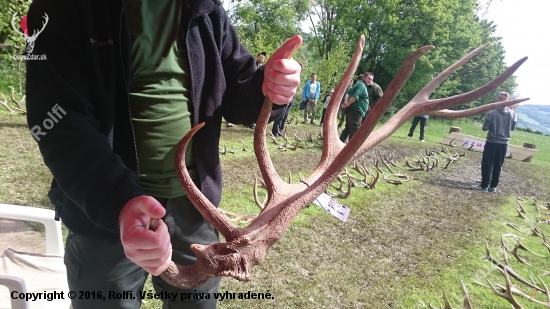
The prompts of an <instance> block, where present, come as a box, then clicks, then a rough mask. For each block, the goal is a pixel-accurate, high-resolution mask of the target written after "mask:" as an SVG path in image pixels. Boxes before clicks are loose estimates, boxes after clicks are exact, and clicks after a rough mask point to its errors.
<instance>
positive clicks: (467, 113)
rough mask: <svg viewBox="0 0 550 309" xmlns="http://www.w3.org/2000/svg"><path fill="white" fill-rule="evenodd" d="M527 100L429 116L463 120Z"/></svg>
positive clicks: (438, 112)
mask: <svg viewBox="0 0 550 309" xmlns="http://www.w3.org/2000/svg"><path fill="white" fill-rule="evenodd" d="M527 100H529V98H523V99H513V100H507V101H500V102H495V103H489V104H485V105H481V106H478V107H474V108H469V109H464V110H449V109H444V110H440V111H435V112H430V113H429V114H430V116H436V117H441V118H446V119H456V118H464V117H470V116H473V115H477V114H480V113H483V112H487V111H490V110H493V109H498V108H502V107H504V106H510V105H513V104H517V103H521V102H524V101H527Z"/></svg>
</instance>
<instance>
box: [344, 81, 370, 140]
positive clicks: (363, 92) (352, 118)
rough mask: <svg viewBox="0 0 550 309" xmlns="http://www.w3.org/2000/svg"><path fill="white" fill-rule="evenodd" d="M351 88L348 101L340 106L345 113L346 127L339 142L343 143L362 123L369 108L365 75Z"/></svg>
mask: <svg viewBox="0 0 550 309" xmlns="http://www.w3.org/2000/svg"><path fill="white" fill-rule="evenodd" d="M359 78H361V77H358V80H357V82H356V83H355V85H353V87H352V88H351V91H350V94H349V101H348V102H345V103H344V104H342V108H343V109H344V112H345V113H346V126H345V128H344V130H342V133H341V134H340V140H341V141H342V142H344V143H346V142H347V141H348V138H349V139H351V138H352V137H353V135H355V132H357V130H358V129H359V127H360V126H361V124H362V123H363V117H364V116H365V114H366V113H367V108H368V106H369V93H368V91H367V84H366V80H365V78H366V75H364V76H363V77H362V79H359Z"/></svg>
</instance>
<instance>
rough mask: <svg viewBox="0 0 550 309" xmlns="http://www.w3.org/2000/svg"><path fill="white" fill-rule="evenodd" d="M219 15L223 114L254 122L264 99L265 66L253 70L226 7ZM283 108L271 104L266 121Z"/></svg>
mask: <svg viewBox="0 0 550 309" xmlns="http://www.w3.org/2000/svg"><path fill="white" fill-rule="evenodd" d="M220 10H223V8H220ZM221 14H223V18H224V25H223V30H222V31H223V32H224V34H223V38H224V42H223V49H222V50H221V58H222V59H221V60H222V65H223V67H224V75H225V81H226V90H225V93H224V102H223V116H224V118H225V119H226V120H227V121H229V122H231V123H237V124H250V123H254V122H256V120H257V118H258V116H259V115H260V111H261V108H262V106H263V102H264V99H265V96H264V95H263V93H262V83H263V81H264V66H262V67H260V68H259V69H256V59H255V57H254V55H252V53H250V51H248V50H247V49H246V47H244V46H243V45H242V44H241V43H240V41H239V38H238V35H237V32H236V31H235V29H234V28H233V26H232V25H231V24H230V22H229V18H228V17H227V14H226V13H225V10H224V11H223V12H222V13H221ZM284 107H285V106H284V105H278V104H273V107H272V113H271V116H270V119H269V121H273V120H275V119H277V118H278V117H280V116H281V115H282V113H283V112H284Z"/></svg>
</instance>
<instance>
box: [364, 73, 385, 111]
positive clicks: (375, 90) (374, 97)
mask: <svg viewBox="0 0 550 309" xmlns="http://www.w3.org/2000/svg"><path fill="white" fill-rule="evenodd" d="M365 83H367V91H368V92H369V108H368V110H367V113H366V114H365V116H363V121H365V119H366V118H367V115H368V114H369V112H370V110H371V109H373V108H374V106H375V105H376V103H378V101H380V99H381V98H382V96H383V95H384V92H383V91H382V88H380V86H379V85H378V84H377V83H375V82H374V74H373V73H371V72H367V73H365Z"/></svg>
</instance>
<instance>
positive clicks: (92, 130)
mask: <svg viewBox="0 0 550 309" xmlns="http://www.w3.org/2000/svg"><path fill="white" fill-rule="evenodd" d="M45 12H47V15H48V17H49V23H48V25H47V27H45V28H44V30H43V32H42V33H41V34H40V44H36V46H35V49H34V51H35V52H37V53H40V54H45V55H47V56H48V59H47V60H44V61H32V62H29V63H27V84H26V86H27V88H26V89H27V95H28V102H27V109H28V110H27V123H28V125H29V128H31V134H32V135H33V137H34V138H35V140H36V142H37V144H38V147H39V149H40V152H41V154H42V156H43V159H44V163H45V165H46V166H47V167H48V168H49V170H50V171H51V173H52V176H53V181H52V184H51V187H50V190H49V193H48V197H49V199H50V201H51V202H52V204H53V205H54V207H55V211H56V217H58V218H61V219H62V220H63V223H64V224H65V225H66V227H67V228H68V230H69V233H68V236H67V240H66V249H65V255H64V262H65V265H66V267H67V281H68V285H69V289H70V290H71V291H74V292H75V293H76V294H77V295H78V294H79V293H86V294H88V293H102V294H103V295H104V296H108V295H109V293H117V294H119V293H121V292H125V293H126V292H129V295H131V296H132V297H124V298H120V299H115V298H104V299H101V298H93V297H92V298H89V299H81V298H78V297H77V298H75V299H72V308H74V309H98V308H101V309H120V308H130V309H138V308H140V307H141V299H140V296H139V292H141V291H142V290H143V288H144V284H145V282H146V280H147V278H148V276H149V274H151V275H152V284H153V286H154V289H155V291H156V292H158V293H171V294H172V295H183V294H184V293H186V294H187V293H203V295H204V294H206V295H209V297H210V299H207V298H203V297H201V299H192V298H191V299H182V298H178V299H176V300H169V299H163V302H164V303H163V308H165V309H167V308H168V309H174V308H193V309H199V308H200V309H211V308H215V307H216V304H217V302H216V299H215V297H214V295H213V294H212V293H215V292H217V291H218V287H219V283H220V278H210V279H209V280H208V281H206V283H204V284H203V285H200V286H197V287H195V288H193V289H180V288H177V287H174V286H172V285H170V284H168V283H167V282H165V281H164V280H163V279H162V278H161V277H159V276H158V275H159V274H161V273H162V272H164V271H165V270H166V269H167V267H168V266H169V264H170V263H171V261H173V262H175V263H177V264H180V265H190V264H193V263H195V261H196V257H195V255H194V253H193V251H192V250H191V248H190V245H191V244H194V243H196V244H204V245H208V244H213V243H216V242H218V241H219V238H218V233H217V231H216V230H215V229H214V228H213V227H212V225H210V224H209V223H208V222H207V221H206V220H205V219H204V218H203V216H202V215H201V214H200V213H199V212H198V211H197V209H196V208H195V207H194V206H193V204H192V203H191V202H190V200H189V198H188V197H187V195H186V194H185V192H184V190H183V188H182V186H181V183H180V182H179V179H178V176H177V171H176V167H175V153H176V149H177V148H178V144H179V142H180V140H181V138H182V137H183V136H184V135H185V134H186V133H187V132H189V130H191V128H193V127H196V126H198V125H199V124H201V123H203V124H204V126H203V127H202V128H201V129H200V130H198V131H197V132H196V133H195V135H194V136H193V138H192V140H191V142H190V143H189V145H188V147H187V152H186V155H185V165H186V166H187V170H188V171H189V174H190V176H191V178H192V179H193V181H194V182H195V183H196V184H197V187H198V188H200V190H201V191H202V193H203V194H204V196H205V197H206V198H208V199H209V200H210V201H211V202H212V203H213V204H214V205H216V206H217V205H219V203H220V200H221V192H222V170H221V165H220V157H219V150H218V149H219V148H218V147H219V140H220V127H221V123H222V117H223V118H225V119H226V120H227V121H229V122H231V123H236V124H246V123H251V122H254V121H255V120H256V119H257V117H258V115H259V113H260V110H261V108H262V106H263V102H264V99H265V97H269V98H270V99H271V100H272V101H273V102H274V103H275V104H274V105H273V108H272V114H271V119H275V118H277V117H279V116H280V115H281V114H282V112H283V110H284V105H286V104H288V102H289V101H290V100H291V99H292V97H293V95H294V93H295V91H296V88H297V87H298V85H299V83H300V66H299V65H298V63H297V62H296V61H294V60H292V59H290V60H289V59H286V58H287V57H288V55H289V53H290V52H291V50H293V49H294V48H295V47H297V46H300V45H301V42H302V39H301V38H300V37H299V36H295V37H293V38H291V39H290V40H288V41H287V42H285V43H284V44H283V45H282V46H281V47H280V48H279V49H278V50H277V51H275V53H274V54H273V55H272V56H271V58H270V59H269V61H267V63H266V64H265V65H264V66H262V67H261V68H260V69H257V68H256V65H255V61H256V59H255V57H254V56H253V55H252V54H251V53H250V52H249V51H248V50H247V49H246V48H245V47H244V46H243V45H242V44H241V43H240V41H239V38H238V36H237V32H236V31H235V29H234V28H233V26H231V23H230V21H229V17H228V16H227V14H226V12H225V10H224V8H223V6H222V5H221V3H220V2H219V1H215V0H187V1H169V0H154V1H152V0H148V1H147V0H139V1H136V0H126V1H109V2H104V1H63V2H57V1H49V0H35V1H33V2H32V4H31V6H30V9H29V12H28V19H27V21H28V24H29V28H30V29H39V28H40V27H41V26H42V23H43V21H44V19H43V16H44V15H45ZM75 25H79V26H78V27H75ZM90 36H92V37H93V39H92V40H91V39H90ZM103 40H104V41H103ZM61 42H62V43H63V44H61ZM82 59H86V61H82ZM51 113H56V114H57V115H59V116H58V118H57V120H56V122H55V124H54V125H52V126H51V127H49V128H48V129H47V131H44V127H43V122H44V119H45V117H48V114H51ZM32 128H35V130H34V131H33V129H32ZM36 128H38V129H41V130H42V131H41V132H39V131H36ZM151 220H153V221H156V223H157V225H158V227H157V228H156V229H155V230H151V229H150V222H151ZM94 295H96V296H97V294H94Z"/></svg>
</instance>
